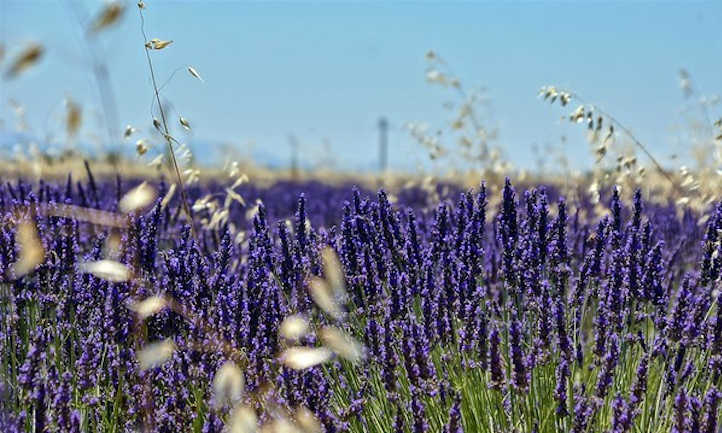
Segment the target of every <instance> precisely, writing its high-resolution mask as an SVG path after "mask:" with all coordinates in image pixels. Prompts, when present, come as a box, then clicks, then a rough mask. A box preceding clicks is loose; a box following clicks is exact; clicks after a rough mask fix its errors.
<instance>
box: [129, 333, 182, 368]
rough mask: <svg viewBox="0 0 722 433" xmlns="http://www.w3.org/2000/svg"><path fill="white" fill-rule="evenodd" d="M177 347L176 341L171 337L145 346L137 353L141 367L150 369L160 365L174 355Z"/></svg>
mask: <svg viewBox="0 0 722 433" xmlns="http://www.w3.org/2000/svg"><path fill="white" fill-rule="evenodd" d="M175 349H176V346H175V343H174V342H173V340H171V339H170V338H167V339H165V340H163V341H159V342H155V343H151V344H149V345H147V346H145V347H144V348H142V349H141V350H139V351H138V353H137V358H138V364H139V365H140V369H141V370H148V369H150V368H155V367H158V366H160V365H161V364H163V363H164V362H166V361H167V360H168V359H170V357H171V356H173V352H174V351H175Z"/></svg>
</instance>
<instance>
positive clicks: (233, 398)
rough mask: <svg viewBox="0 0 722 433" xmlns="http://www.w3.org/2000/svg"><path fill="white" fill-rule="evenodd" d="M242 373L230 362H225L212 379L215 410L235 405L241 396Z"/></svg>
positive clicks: (243, 384)
mask: <svg viewBox="0 0 722 433" xmlns="http://www.w3.org/2000/svg"><path fill="white" fill-rule="evenodd" d="M244 386H245V382H244V380H243V372H241V369H240V368H238V366H236V364H235V363H233V362H231V361H227V362H225V363H224V364H223V365H222V366H221V368H219V369H218V371H217V372H216V376H215V377H214V378H213V399H214V401H215V404H216V408H221V407H223V406H225V405H232V404H235V403H237V402H238V401H239V400H240V399H241V396H242V395H243V388H244Z"/></svg>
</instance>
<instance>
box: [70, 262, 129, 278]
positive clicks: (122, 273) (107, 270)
mask: <svg viewBox="0 0 722 433" xmlns="http://www.w3.org/2000/svg"><path fill="white" fill-rule="evenodd" d="M78 268H79V269H80V272H83V273H87V274H91V275H94V276H96V277H98V278H100V279H103V280H106V281H110V282H113V283H121V282H124V281H128V280H130V278H131V272H130V269H129V268H128V267H127V266H125V265H124V264H122V263H119V262H116V261H115V260H98V261H95V262H84V263H80V264H79V265H78Z"/></svg>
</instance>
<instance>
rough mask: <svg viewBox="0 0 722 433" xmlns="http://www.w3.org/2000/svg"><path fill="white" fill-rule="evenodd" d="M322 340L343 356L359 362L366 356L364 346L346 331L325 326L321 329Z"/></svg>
mask: <svg viewBox="0 0 722 433" xmlns="http://www.w3.org/2000/svg"><path fill="white" fill-rule="evenodd" d="M319 335H320V337H321V341H322V342H323V344H324V345H325V346H326V347H328V348H329V349H331V350H333V351H334V353H336V354H337V355H338V356H340V357H341V358H344V359H347V360H349V361H351V362H353V363H357V362H359V361H361V360H362V359H363V358H364V347H363V346H362V345H361V343H359V342H358V341H356V339H355V338H353V337H352V336H350V335H348V334H347V333H345V332H344V331H342V330H340V329H338V328H335V327H332V326H325V327H323V328H321V331H319Z"/></svg>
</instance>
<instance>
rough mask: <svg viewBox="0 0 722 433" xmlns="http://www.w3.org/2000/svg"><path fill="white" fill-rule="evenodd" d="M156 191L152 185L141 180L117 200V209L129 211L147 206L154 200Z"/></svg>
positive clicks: (124, 211)
mask: <svg viewBox="0 0 722 433" xmlns="http://www.w3.org/2000/svg"><path fill="white" fill-rule="evenodd" d="M155 197H156V192H155V189H153V187H152V186H150V185H148V183H146V182H143V183H141V184H140V185H138V186H136V187H135V188H133V189H131V190H130V191H128V192H127V193H126V194H125V195H124V196H123V198H121V199H120V202H118V209H119V210H120V211H121V212H123V213H130V212H133V211H136V210H142V209H145V208H147V207H148V206H150V205H151V204H152V203H153V200H155Z"/></svg>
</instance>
